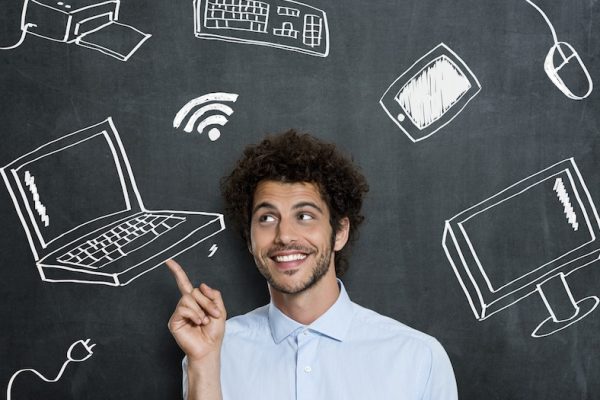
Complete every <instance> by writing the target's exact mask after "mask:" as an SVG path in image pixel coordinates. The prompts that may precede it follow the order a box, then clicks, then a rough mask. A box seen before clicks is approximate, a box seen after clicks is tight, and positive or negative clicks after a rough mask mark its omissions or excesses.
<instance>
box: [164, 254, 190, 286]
mask: <svg viewBox="0 0 600 400" xmlns="http://www.w3.org/2000/svg"><path fill="white" fill-rule="evenodd" d="M165 264H167V267H169V270H170V271H171V273H172V274H173V277H174V278H175V282H177V287H178V288H179V291H180V292H181V294H187V293H190V292H191V291H192V290H194V285H192V282H190V279H189V278H188V276H187V274H186V273H185V271H184V270H183V268H181V265H179V264H178V263H177V262H176V261H175V260H173V259H172V258H170V259H168V260H167V261H165Z"/></svg>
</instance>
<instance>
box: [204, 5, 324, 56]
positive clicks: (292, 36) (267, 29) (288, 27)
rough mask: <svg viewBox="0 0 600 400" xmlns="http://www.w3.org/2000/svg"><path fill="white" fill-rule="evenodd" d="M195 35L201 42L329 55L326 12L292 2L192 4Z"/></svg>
mask: <svg viewBox="0 0 600 400" xmlns="http://www.w3.org/2000/svg"><path fill="white" fill-rule="evenodd" d="M194 31H195V35H196V37H199V38H202V39H215V40H224V41H228V42H237V43H248V44H257V45H262V46H270V47H277V48H280V49H285V50H292V51H297V52H300V53H304V54H310V55H313V56H319V57H327V55H328V54H329V30H328V26H327V15H326V14H325V12H324V11H322V10H320V9H318V8H315V7H312V6H309V5H307V4H304V3H299V2H296V1H292V0H282V1H270V2H266V1H259V0H194Z"/></svg>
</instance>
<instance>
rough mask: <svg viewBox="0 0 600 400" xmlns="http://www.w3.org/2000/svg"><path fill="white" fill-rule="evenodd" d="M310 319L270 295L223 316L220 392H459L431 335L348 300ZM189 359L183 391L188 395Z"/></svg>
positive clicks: (338, 395)
mask: <svg viewBox="0 0 600 400" xmlns="http://www.w3.org/2000/svg"><path fill="white" fill-rule="evenodd" d="M339 284H340V295H339V298H338V299H337V301H336V302H335V303H334V304H333V306H331V308H330V309H329V310H327V312H326V313H325V314H323V315H322V316H321V317H320V318H319V319H317V320H316V321H314V322H313V323H312V324H310V325H302V324H300V323H298V322H296V321H294V320H292V319H291V318H289V317H287V316H286V315H285V314H283V313H282V312H281V311H279V309H277V307H275V305H273V303H271V304H268V305H266V306H264V307H261V308H258V309H256V310H254V311H251V312H249V313H248V314H245V315H242V316H238V317H234V318H231V319H229V320H228V321H227V325H226V329H225V338H224V340H223V347H222V350H221V386H222V391H223V399H224V400H242V399H243V400H253V399H256V400H259V399H260V400H288V399H289V400H317V399H323V400H338V399H339V400H352V399H357V400H358V399H360V400H371V399H373V400H387V399H389V400H392V399H393V400H456V399H457V398H458V395H457V389H456V382H455V379H454V373H453V371H452V366H451V364H450V360H449V359H448V356H447V355H446V352H445V351H444V349H443V348H442V346H441V344H440V343H439V342H438V341H437V340H436V339H434V338H433V337H431V336H429V335H426V334H424V333H422V332H419V331H417V330H415V329H412V328H409V327H408V326H406V325H404V324H402V323H400V322H398V321H395V320H393V319H391V318H388V317H384V316H382V315H380V314H377V313H376V312H374V311H371V310H368V309H366V308H364V307H361V306H359V305H358V304H355V303H353V302H352V301H350V298H349V297H348V294H347V293H346V290H345V288H344V285H343V284H342V283H341V282H339ZM186 371H187V360H186V359H184V360H183V394H184V398H187V372H186Z"/></svg>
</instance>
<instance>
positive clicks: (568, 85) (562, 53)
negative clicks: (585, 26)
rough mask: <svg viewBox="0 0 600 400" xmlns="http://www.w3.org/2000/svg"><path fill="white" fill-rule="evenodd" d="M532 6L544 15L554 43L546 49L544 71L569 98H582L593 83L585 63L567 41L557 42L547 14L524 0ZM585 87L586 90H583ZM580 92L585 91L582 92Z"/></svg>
mask: <svg viewBox="0 0 600 400" xmlns="http://www.w3.org/2000/svg"><path fill="white" fill-rule="evenodd" d="M526 1H527V3H529V4H530V5H531V6H532V7H533V8H535V9H536V10H537V11H538V12H539V13H540V14H541V15H542V17H544V20H545V21H546V23H547V24H548V26H549V27H550V31H551V32H552V38H553V40H554V45H553V46H552V47H551V48H550V50H549V51H548V54H547V55H546V59H545V60H544V71H546V75H548V78H550V81H552V83H554V85H555V86H556V87H557V88H558V89H559V90H560V91H561V92H563V93H564V95H565V96H567V97H568V98H570V99H573V100H582V99H585V98H586V97H588V96H589V95H590V93H592V90H593V89H594V84H593V82H592V78H591V77H590V73H589V72H588V70H587V68H586V66H585V64H584V63H583V61H582V60H581V57H579V54H577V52H576V51H575V49H574V48H573V46H571V45H570V44H569V43H567V42H559V41H558V38H557V37H556V31H555V30H554V26H552V23H551V22H550V20H549V19H548V16H547V15H546V14H545V13H544V12H543V11H542V10H541V9H540V8H539V7H538V6H537V5H536V4H534V3H533V2H532V1H530V0H526ZM576 85H577V86H579V87H583V88H584V90H580V91H579V93H574V92H573V91H572V90H571V89H572V88H573V87H575V86H576ZM585 88H587V90H585ZM582 92H585V93H583V94H582Z"/></svg>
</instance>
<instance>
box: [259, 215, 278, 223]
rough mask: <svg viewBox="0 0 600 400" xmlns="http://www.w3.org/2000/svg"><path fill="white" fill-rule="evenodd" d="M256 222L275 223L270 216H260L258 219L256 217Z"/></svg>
mask: <svg viewBox="0 0 600 400" xmlns="http://www.w3.org/2000/svg"><path fill="white" fill-rule="evenodd" d="M258 220H259V221H260V222H273V221H275V218H274V217H273V216H272V215H268V214H267V215H261V216H260V217H258Z"/></svg>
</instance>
